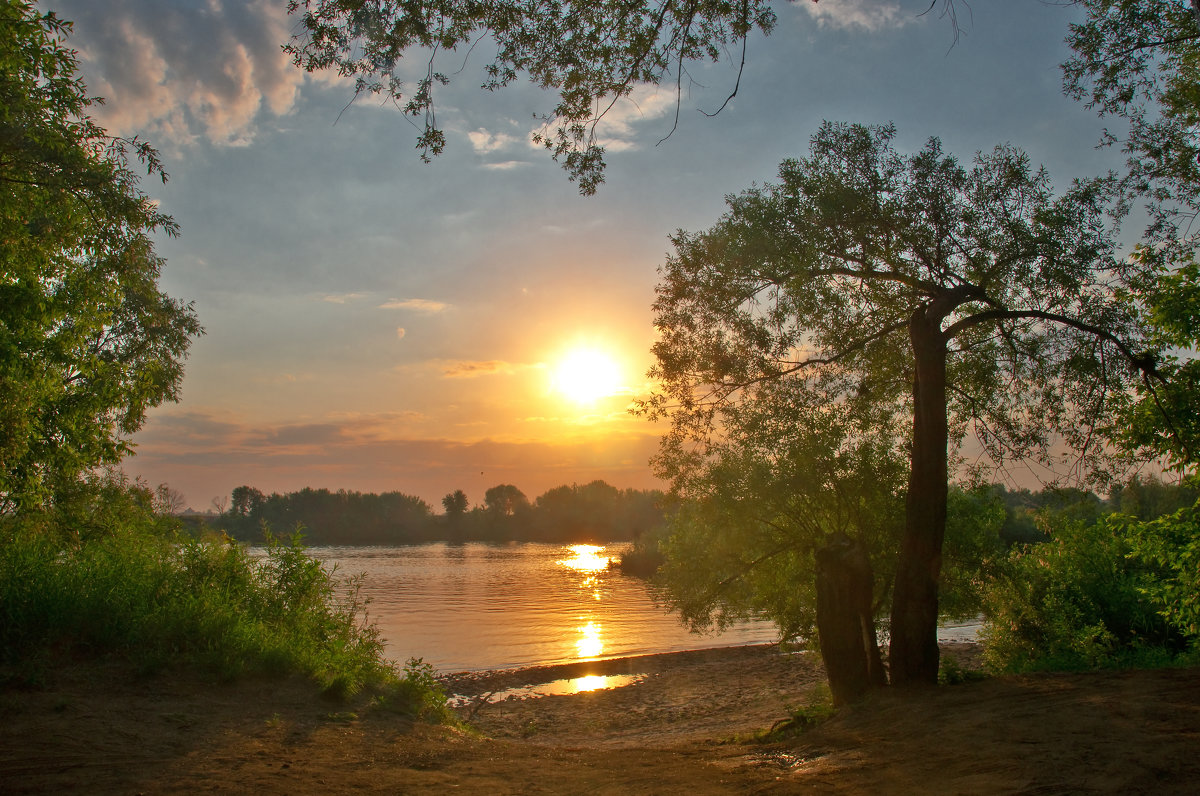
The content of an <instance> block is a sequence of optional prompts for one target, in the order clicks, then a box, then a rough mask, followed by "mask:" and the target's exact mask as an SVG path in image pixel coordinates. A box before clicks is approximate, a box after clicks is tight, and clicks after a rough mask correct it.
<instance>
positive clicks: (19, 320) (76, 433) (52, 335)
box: [0, 0, 201, 513]
mask: <svg viewBox="0 0 1200 796" xmlns="http://www.w3.org/2000/svg"><path fill="white" fill-rule="evenodd" d="M69 31H70V24H69V23H67V22H64V21H63V20H61V19H60V18H58V17H57V16H56V15H55V14H54V13H53V12H49V13H46V14H40V13H38V12H37V10H36V9H35V8H34V6H33V5H32V4H30V3H27V2H23V1H22V0H3V2H0V184H2V185H3V186H4V190H3V191H0V241H2V243H3V245H0V261H2V263H3V272H2V276H0V513H11V512H13V511H15V510H17V509H18V508H26V507H28V508H35V509H36V508H37V507H39V506H41V505H44V504H46V503H47V502H48V501H49V500H51V499H52V498H53V497H54V495H55V493H56V492H57V491H58V490H61V489H66V488H69V486H70V484H71V482H72V481H74V480H75V479H76V478H77V477H78V476H79V474H80V473H83V472H85V471H86V470H88V469H90V468H93V467H96V466H97V465H104V464H112V463H115V462H116V461H118V460H119V459H120V458H121V456H122V455H123V454H124V453H126V452H127V451H128V449H129V436H130V435H131V434H132V433H133V432H134V431H136V430H137V429H138V428H139V427H140V426H141V424H142V422H143V421H144V419H145V416H146V411H147V410H148V409H149V408H151V407H153V406H156V405H158V404H160V403H162V402H163V401H168V400H175V399H176V398H177V396H178V391H179V384H180V380H181V379H182V375H183V358H184V356H185V353H186V351H187V348H188V344H189V342H190V340H191V338H193V337H195V336H196V335H198V334H200V333H201V329H200V326H199V325H198V323H197V321H196V317H195V313H194V312H193V310H192V307H191V305H188V304H183V303H181V302H178V301H175V300H173V299H171V298H169V297H167V296H166V295H164V294H163V293H162V292H161V291H160V290H159V288H158V279H159V274H160V271H161V269H162V264H163V261H162V259H161V258H159V257H158V256H157V255H156V254H155V252H154V247H153V244H152V241H151V236H152V235H153V234H154V233H156V232H165V233H167V234H169V235H174V234H176V231H177V228H176V225H175V222H174V221H173V220H172V219H171V218H170V217H169V216H166V215H164V214H163V213H161V212H160V211H159V210H158V209H157V206H156V205H155V203H154V202H152V201H151V200H150V198H149V197H147V196H146V195H145V194H143V193H142V192H141V191H140V190H139V189H138V178H137V175H136V174H135V173H134V171H133V170H132V168H133V166H132V164H131V160H133V159H137V160H139V161H140V162H141V163H142V164H143V165H145V166H146V168H147V169H148V171H149V173H151V174H154V175H158V176H160V177H161V178H162V179H164V180H165V179H166V174H165V172H163V170H162V166H161V164H160V163H159V161H158V156H157V154H156V153H155V151H154V150H153V149H151V148H150V147H149V146H148V145H147V144H145V143H144V142H142V141H140V140H138V139H136V138H135V139H128V140H127V139H122V138H116V137H113V136H110V135H108V134H107V133H106V132H105V131H104V129H102V128H101V127H99V126H98V125H97V124H96V123H95V122H94V121H93V120H92V119H91V117H90V116H88V109H89V108H90V107H91V106H92V105H93V104H95V103H96V102H98V101H99V100H96V99H94V98H91V97H89V96H88V94H87V90H86V87H85V86H84V85H83V83H82V81H81V80H80V78H79V77H78V75H77V61H76V57H75V53H74V51H73V50H70V49H69V48H67V47H66V46H65V44H64V39H65V37H66V35H67V34H68V32H69Z"/></svg>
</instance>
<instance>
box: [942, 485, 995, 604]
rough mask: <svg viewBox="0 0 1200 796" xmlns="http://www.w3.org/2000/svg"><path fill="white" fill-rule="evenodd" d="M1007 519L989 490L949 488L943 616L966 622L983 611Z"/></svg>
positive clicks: (943, 581) (943, 559)
mask: <svg viewBox="0 0 1200 796" xmlns="http://www.w3.org/2000/svg"><path fill="white" fill-rule="evenodd" d="M1004 519H1005V511H1004V506H1003V504H1002V503H1001V502H1000V501H999V500H998V499H996V497H995V495H994V493H993V492H992V491H991V490H990V489H988V488H986V487H975V488H972V489H964V488H961V487H959V488H955V487H952V488H951V489H950V492H949V495H948V499H947V505H946V544H945V547H944V548H943V551H942V578H941V584H940V586H939V589H938V597H939V605H938V607H939V610H940V612H941V615H942V617H944V618H947V619H953V620H965V619H970V618H973V617H976V616H979V614H980V613H981V612H982V610H983V603H982V599H983V588H984V583H985V582H986V579H987V576H988V573H989V572H990V571H991V569H992V568H993V567H994V566H995V565H996V561H997V559H998V558H1000V557H1001V556H1002V555H1003V554H1004V551H1005V545H1004V541H1003V538H1002V536H1001V532H1002V530H1003V527H1004Z"/></svg>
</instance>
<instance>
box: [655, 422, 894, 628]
mask: <svg viewBox="0 0 1200 796" xmlns="http://www.w3.org/2000/svg"><path fill="white" fill-rule="evenodd" d="M785 419H786V422H784V421H785ZM862 425H863V423H862V421H861V420H856V418H854V417H853V416H852V415H851V414H850V412H849V410H848V409H846V408H845V407H835V406H827V407H816V406H811V405H805V404H804V403H803V402H799V401H784V402H781V403H779V404H774V403H772V404H771V405H770V406H767V405H764V404H751V405H745V406H742V407H739V411H738V412H736V413H731V414H730V415H729V417H728V420H727V423H726V425H725V427H724V434H723V436H722V438H721V439H720V440H719V441H716V440H712V441H710V445H709V447H708V449H707V451H706V453H707V455H706V456H705V457H704V458H703V460H699V459H698V458H697V457H696V456H695V451H694V450H692V449H691V448H689V447H687V446H684V445H682V444H681V445H678V446H674V445H672V444H671V443H672V442H675V441H678V442H682V440H679V439H678V438H674V439H671V438H668V440H667V441H666V442H665V443H664V446H663V450H662V452H661V453H660V455H659V456H658V458H657V459H656V460H655V465H656V467H657V469H658V472H659V474H660V475H662V476H664V477H669V478H672V480H673V481H674V483H675V486H676V489H677V491H678V492H679V497H680V499H681V500H680V506H679V510H678V512H677V513H676V514H675V515H674V517H673V519H672V521H671V524H670V526H669V533H668V536H667V538H666V540H665V541H664V542H663V543H662V545H661V547H662V549H663V552H664V554H665V557H666V562H665V564H664V565H663V567H662V568H661V570H660V572H659V576H658V583H659V585H660V587H661V599H662V600H663V601H664V602H665V603H666V604H667V605H668V606H670V607H671V608H672V609H673V610H675V611H678V612H679V615H680V617H681V619H682V620H683V621H684V622H686V623H687V624H688V625H690V626H691V627H692V628H693V629H697V630H700V629H706V628H709V627H715V628H717V629H722V628H724V627H726V626H728V625H729V624H731V623H733V622H736V621H739V620H742V619H746V618H750V617H756V618H764V619H769V620H771V621H773V622H775V623H776V624H777V625H778V627H779V629H780V635H781V637H782V638H784V639H791V638H796V637H804V638H808V639H813V640H815V638H816V635H815V627H816V593H815V558H814V554H815V551H816V550H817V549H818V548H820V547H822V546H823V545H824V544H825V543H826V540H827V537H828V536H829V535H830V534H833V533H845V534H847V535H848V536H850V537H852V538H855V539H858V540H860V541H862V542H863V544H864V545H865V547H866V550H867V551H868V556H869V557H870V559H871V562H872V565H873V569H874V573H875V577H876V586H875V594H876V595H877V598H878V601H879V604H880V605H886V596H887V595H888V593H889V588H890V583H891V575H892V572H893V567H894V561H895V558H894V551H895V545H896V539H897V537H898V536H899V532H900V527H901V516H902V515H901V512H902V499H901V498H900V493H901V489H902V487H903V477H904V467H903V463H902V461H899V460H897V459H896V458H895V457H894V456H890V455H889V449H888V448H887V447H886V446H883V445H881V444H880V442H879V440H878V439H877V438H876V437H873V436H868V435H866V434H863V435H862V436H860V437H858V438H855V437H853V436H852V431H851V429H856V428H857V429H861V428H862Z"/></svg>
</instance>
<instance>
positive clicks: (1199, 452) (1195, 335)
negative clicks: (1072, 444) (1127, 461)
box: [1117, 245, 1200, 470]
mask: <svg viewBox="0 0 1200 796" xmlns="http://www.w3.org/2000/svg"><path fill="white" fill-rule="evenodd" d="M1175 249H1176V247H1175V246H1173V245H1172V246H1156V247H1147V246H1141V247H1138V248H1137V249H1136V250H1135V252H1134V253H1133V255H1132V258H1134V259H1138V260H1143V261H1145V262H1148V263H1152V264H1153V266H1154V268H1155V273H1154V275H1153V277H1152V278H1151V279H1148V280H1147V281H1146V283H1145V284H1144V285H1142V286H1141V287H1140V289H1139V290H1137V291H1135V292H1134V293H1133V294H1132V295H1131V299H1132V300H1134V301H1136V302H1137V304H1138V305H1139V306H1141V307H1142V308H1143V309H1144V312H1145V314H1146V318H1147V322H1148V323H1149V325H1150V329H1151V332H1152V337H1151V343H1152V344H1153V345H1154V347H1155V349H1156V354H1155V356H1156V359H1157V360H1158V365H1157V370H1158V374H1159V376H1160V377H1161V378H1160V379H1159V380H1156V381H1150V380H1144V381H1143V383H1141V384H1139V385H1138V394H1139V397H1138V400H1137V402H1136V403H1134V404H1133V405H1132V406H1131V407H1130V409H1129V411H1128V413H1127V416H1126V420H1125V422H1124V423H1123V424H1122V426H1121V430H1120V433H1119V434H1118V435H1117V440H1118V441H1119V442H1121V443H1123V444H1124V445H1126V446H1127V447H1130V448H1133V449H1139V450H1143V451H1147V452H1149V453H1150V454H1151V455H1154V456H1161V457H1163V458H1165V459H1166V460H1167V461H1168V462H1169V463H1170V464H1171V465H1172V466H1174V467H1176V468H1178V469H1180V470H1195V467H1196V465H1197V463H1198V462H1200V404H1198V403H1197V401H1200V361H1197V360H1196V359H1195V350H1196V348H1197V346H1200V265H1197V263H1196V261H1195V260H1194V259H1192V255H1191V254H1190V253H1181V252H1177V251H1175Z"/></svg>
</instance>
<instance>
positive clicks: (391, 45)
mask: <svg viewBox="0 0 1200 796" xmlns="http://www.w3.org/2000/svg"><path fill="white" fill-rule="evenodd" d="M288 11H289V13H292V14H298V15H299V19H300V24H301V28H302V33H300V34H298V35H297V36H296V37H295V38H294V39H293V40H292V42H290V43H289V44H288V46H287V47H286V48H285V49H286V50H287V51H288V52H289V53H291V55H292V57H293V60H294V62H295V63H296V65H297V66H299V67H302V68H303V69H305V70H307V71H310V72H312V71H315V70H322V69H332V70H335V71H336V72H337V73H338V74H340V75H345V76H351V77H353V78H354V79H355V92H356V95H359V94H363V93H367V94H380V95H383V96H385V97H387V98H389V99H391V100H392V101H394V102H396V103H397V105H399V106H400V107H401V108H402V109H403V111H404V113H405V114H407V115H409V116H412V117H414V118H417V119H419V120H420V125H421V130H422V132H421V135H420V136H419V138H418V139H417V147H418V149H420V150H421V152H422V157H424V158H427V157H428V156H429V155H438V154H441V152H442V150H443V149H444V148H445V146H446V136H445V133H444V132H443V131H442V130H441V129H440V128H439V127H438V124H437V115H436V111H435V103H434V94H435V91H436V90H437V88H438V87H439V86H444V85H446V84H448V83H449V82H450V76H449V74H448V73H447V72H445V71H442V70H441V68H440V67H439V58H440V57H441V56H442V55H443V54H444V53H446V52H455V51H457V50H459V49H466V50H468V52H469V51H471V50H474V49H475V48H476V46H477V45H479V44H480V42H481V41H483V40H484V39H490V42H491V44H492V45H494V49H493V50H491V52H490V54H489V56H487V57H489V58H490V60H489V61H488V63H487V64H486V65H485V66H484V68H483V72H482V75H481V78H482V88H483V89H485V90H488V91H494V90H497V89H500V88H503V87H505V86H507V85H509V84H511V83H512V82H513V81H515V80H517V78H518V77H519V76H520V75H522V74H523V75H525V76H527V77H528V78H529V80H530V81H531V82H532V83H533V84H535V85H536V86H538V87H539V88H543V89H549V90H551V91H554V92H556V93H557V95H558V102H557V104H556V105H555V106H554V108H553V110H552V111H551V112H549V113H548V114H546V115H544V116H543V117H542V121H543V123H544V126H543V128H542V131H541V132H540V133H538V134H537V137H536V139H535V140H536V142H537V143H540V144H542V145H543V146H544V147H545V148H546V149H547V150H549V152H550V154H551V155H552V156H553V158H554V159H555V160H557V161H559V162H561V163H562V165H563V168H565V169H566V171H567V173H568V174H569V175H570V178H571V179H572V180H575V181H577V182H578V183H579V190H580V193H583V194H591V193H594V192H595V190H596V187H597V186H598V185H599V184H600V183H601V182H603V180H604V146H603V144H602V143H601V141H600V140H599V138H598V137H597V131H596V128H597V125H598V124H599V122H600V120H601V119H602V118H603V116H604V114H605V113H606V112H607V111H608V110H609V109H610V108H612V107H613V105H614V104H615V103H616V102H617V101H619V100H620V99H621V98H622V97H626V96H628V95H629V94H630V92H632V91H633V89H634V88H635V87H636V86H638V85H640V84H651V85H658V84H660V83H663V82H665V81H674V82H675V84H676V86H677V88H679V89H680V90H681V88H682V84H683V81H684V80H685V74H686V70H687V68H688V66H689V65H690V64H692V63H695V62H700V61H706V60H708V61H718V60H720V59H721V58H724V57H730V55H729V53H730V50H737V49H741V50H742V53H743V54H742V58H743V62H744V58H745V47H746V46H747V40H748V37H749V36H750V34H751V33H752V32H753V31H754V30H759V31H761V32H762V33H764V34H766V33H770V31H771V29H772V28H773V27H774V25H775V13H774V12H773V11H772V10H771V3H770V1H769V0H743V2H741V3H729V2H713V1H712V0H707V1H706V2H699V3H684V4H680V3H660V2H651V1H650V0H637V1H636V2H629V0H588V2H576V1H575V0H566V2H555V3H542V2H535V1H532V0H513V1H511V2H490V3H455V2H442V1H441V0H423V2H417V3H410V2H399V0H370V2H360V1H359V0H350V1H348V0H289V3H288ZM481 49H482V48H481ZM414 52H415V53H417V54H420V55H423V56H424V58H425V60H424V63H421V64H420V65H419V67H418V68H417V69H416V71H415V72H412V73H410V74H411V77H410V78H409V79H407V80H406V79H405V76H404V70H403V68H402V64H401V61H402V58H403V57H404V56H405V55H408V54H410V53H414ZM455 69H456V71H459V67H458V66H456V67H455ZM736 90H737V89H736V84H735V86H734V88H733V91H734V92H735V93H736Z"/></svg>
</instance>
